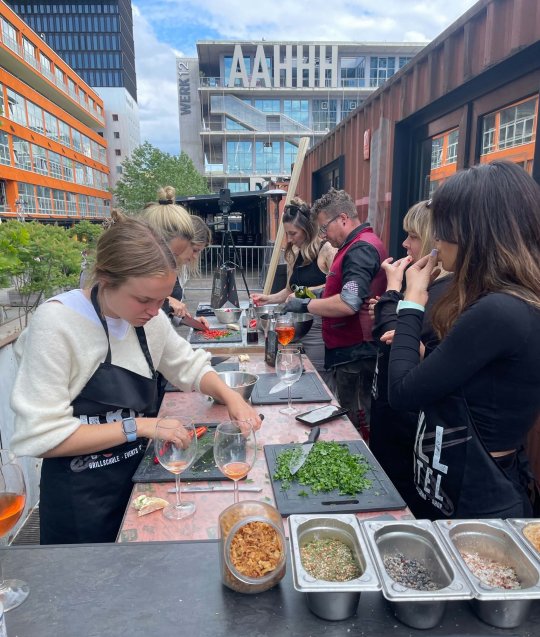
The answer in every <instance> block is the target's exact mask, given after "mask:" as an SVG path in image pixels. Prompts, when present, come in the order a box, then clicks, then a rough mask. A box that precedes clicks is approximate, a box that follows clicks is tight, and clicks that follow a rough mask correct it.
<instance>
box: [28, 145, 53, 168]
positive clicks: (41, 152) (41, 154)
mask: <svg viewBox="0 0 540 637" xmlns="http://www.w3.org/2000/svg"><path fill="white" fill-rule="evenodd" d="M31 149H32V166H33V168H34V172H36V173H39V174H40V175H48V174H49V167H48V165H47V151H46V150H45V149H44V148H42V147H41V146H38V145H37V144H31Z"/></svg>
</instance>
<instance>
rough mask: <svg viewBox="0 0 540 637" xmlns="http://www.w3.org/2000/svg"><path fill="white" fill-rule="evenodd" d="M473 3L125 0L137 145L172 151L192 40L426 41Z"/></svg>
mask: <svg viewBox="0 0 540 637" xmlns="http://www.w3.org/2000/svg"><path fill="white" fill-rule="evenodd" d="M475 2H476V0H332V2H330V3H329V2H328V0H309V1H305V0H292V1H291V0H257V1H256V2H253V1H250V0H132V5H133V28H134V37H135V59H136V70H137V91H138V102H139V112H140V119H141V142H144V141H146V140H148V141H149V142H150V143H151V144H153V145H154V146H156V147H158V148H159V149H161V150H162V151H165V152H168V153H171V154H173V155H176V154H178V153H179V146H180V134H179V129H178V119H179V118H178V96H177V90H176V70H175V59H176V56H179V55H183V56H188V57H189V56H191V57H196V43H197V41H198V40H246V39H247V40H255V41H260V40H262V39H263V38H264V39H265V40H288V41H292V42H296V41H298V42H301V41H305V42H307V41H338V42H339V41H344V42H355V41H358V42H426V43H427V42H430V41H431V40H433V39H434V38H436V37H437V36H438V35H439V34H440V33H442V32H443V31H444V30H445V29H446V28H447V27H448V26H450V25H451V24H452V23H453V22H454V21H455V20H457V19H458V18H459V17H460V16H461V15H462V14H463V13H465V12H466V11H467V10H468V9H469V8H470V7H472V6H473V5H474V4H475ZM329 7H331V12H330V11H329Z"/></svg>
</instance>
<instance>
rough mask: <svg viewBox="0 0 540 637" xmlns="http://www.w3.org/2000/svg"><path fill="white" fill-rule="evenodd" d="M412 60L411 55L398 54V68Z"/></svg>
mask: <svg viewBox="0 0 540 637" xmlns="http://www.w3.org/2000/svg"><path fill="white" fill-rule="evenodd" d="M411 60H412V57H411V56H400V58H399V68H400V69H401V68H403V67H404V66H405V64H408V63H409V62H410V61H411Z"/></svg>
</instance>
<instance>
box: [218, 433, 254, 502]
mask: <svg viewBox="0 0 540 637" xmlns="http://www.w3.org/2000/svg"><path fill="white" fill-rule="evenodd" d="M256 454H257V442H256V440H255V432H254V431H253V427H252V425H251V423H250V422H249V421H248V420H230V421H226V422H222V423H220V424H219V425H218V426H217V428H216V434H215V437H214V460H215V462H216V466H217V467H218V469H219V470H220V471H221V473H223V474H224V475H226V476H227V477H228V478H231V480H234V502H235V503H236V502H238V480H240V479H241V478H243V477H245V476H247V474H248V473H249V470H250V469H251V467H252V466H253V463H254V462H255V456H256Z"/></svg>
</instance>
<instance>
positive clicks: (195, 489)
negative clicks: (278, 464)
mask: <svg viewBox="0 0 540 637" xmlns="http://www.w3.org/2000/svg"><path fill="white" fill-rule="evenodd" d="M203 491H234V487H233V486H231V487H229V486H222V485H218V484H217V485H215V486H211V485H209V486H199V487H192V486H190V487H183V488H182V489H180V493H200V492H203ZM238 491H251V492H252V493H260V492H261V491H262V488H261V487H250V486H243V485H238ZM167 493H176V488H175V487H173V488H172V489H167Z"/></svg>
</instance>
